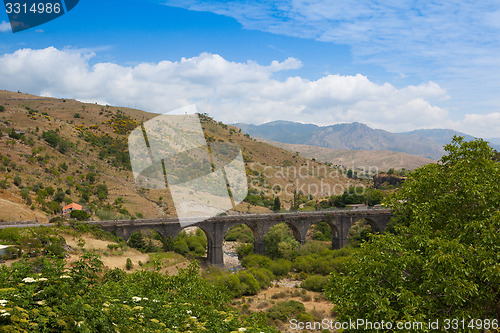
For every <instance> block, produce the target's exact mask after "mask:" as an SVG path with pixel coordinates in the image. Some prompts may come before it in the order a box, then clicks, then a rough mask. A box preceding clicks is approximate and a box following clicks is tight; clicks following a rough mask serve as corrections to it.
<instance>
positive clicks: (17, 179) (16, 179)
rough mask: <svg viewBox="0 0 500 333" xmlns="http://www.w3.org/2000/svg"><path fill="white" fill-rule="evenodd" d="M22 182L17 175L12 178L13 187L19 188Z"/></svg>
mask: <svg viewBox="0 0 500 333" xmlns="http://www.w3.org/2000/svg"><path fill="white" fill-rule="evenodd" d="M22 181H23V180H22V178H21V177H20V176H19V175H17V176H15V177H14V185H16V186H17V187H19V186H21V183H22Z"/></svg>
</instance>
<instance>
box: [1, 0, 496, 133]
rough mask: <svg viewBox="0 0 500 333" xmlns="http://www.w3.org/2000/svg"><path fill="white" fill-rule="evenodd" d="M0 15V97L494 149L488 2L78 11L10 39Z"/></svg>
mask: <svg viewBox="0 0 500 333" xmlns="http://www.w3.org/2000/svg"><path fill="white" fill-rule="evenodd" d="M0 9H1V10H0V12H1V13H0V89H7V90H14V91H18V90H19V91H23V92H29V93H33V94H42V95H45V96H56V97H69V98H76V99H78V100H82V101H88V102H93V101H97V102H99V103H109V104H114V105H121V106H131V107H137V108H141V109H144V110H147V111H152V112H166V111H169V110H172V109H175V108H179V107H183V106H186V105H188V104H192V103H195V104H196V106H197V108H198V110H199V111H200V112H208V113H209V114H210V115H212V116H214V117H215V118H216V119H218V120H222V121H225V122H240V121H241V122H251V123H262V122H266V121H271V120H278V119H286V120H293V121H300V122H305V123H316V124H320V125H327V124H334V123H340V122H352V121H359V122H363V123H366V124H368V125H370V126H372V127H376V128H383V129H386V130H390V131H393V132H398V131H406V130H412V129H417V128H453V129H457V130H461V131H464V132H467V133H471V134H473V135H477V136H484V137H500V133H498V132H499V129H500V94H499V93H498V91H499V90H500V89H499V88H500V76H499V75H498V74H499V73H500V60H499V57H498V54H500V39H499V38H498V36H499V32H500V23H499V22H500V4H499V3H498V2H496V1H482V2H481V3H480V4H478V3H476V2H473V1H458V2H457V1H439V2H434V1H419V2H417V1H385V2H384V3H383V4H382V3H379V2H377V1H370V0H363V1H357V2H356V3H354V2H352V1H327V0H316V1H315V0H307V1H305V0H304V1H299V0H293V1H273V2H268V1H251V2H250V1H210V2H206V1H191V0H187V1H186V0H183V1H175V0H174V1H169V0H166V1H153V0H150V1H132V0H128V1H120V2H119V6H118V5H117V2H111V1H102V2H101V1H93V0H81V1H80V3H79V4H78V5H77V6H76V7H75V8H74V9H73V10H72V11H70V12H69V13H67V14H66V15H64V16H62V17H60V18H58V19H56V20H54V21H51V22H49V23H46V24H44V25H41V26H39V27H35V28H33V29H30V30H27V31H23V32H19V33H15V34H13V33H12V32H11V31H10V28H9V26H8V24H7V21H8V18H7V15H6V14H5V12H4V11H3V5H0Z"/></svg>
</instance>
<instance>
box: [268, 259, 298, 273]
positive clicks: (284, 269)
mask: <svg viewBox="0 0 500 333" xmlns="http://www.w3.org/2000/svg"><path fill="white" fill-rule="evenodd" d="M267 268H268V269H269V270H270V271H271V272H272V273H273V274H274V275H276V276H284V275H287V274H288V272H290V270H291V269H292V262H291V261H290V260H286V259H277V260H273V261H271V262H270V263H269V264H268V265H267Z"/></svg>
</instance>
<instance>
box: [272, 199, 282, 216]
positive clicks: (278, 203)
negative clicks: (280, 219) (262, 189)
mask: <svg viewBox="0 0 500 333" xmlns="http://www.w3.org/2000/svg"><path fill="white" fill-rule="evenodd" d="M273 210H274V211H275V212H279V211H280V210H281V201H280V198H279V197H276V198H274V204H273Z"/></svg>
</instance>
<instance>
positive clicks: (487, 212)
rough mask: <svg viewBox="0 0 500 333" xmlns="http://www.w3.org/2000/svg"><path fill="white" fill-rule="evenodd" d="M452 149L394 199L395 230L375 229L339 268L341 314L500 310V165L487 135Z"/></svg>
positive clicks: (481, 314) (332, 295) (332, 293)
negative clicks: (343, 269)
mask: <svg viewBox="0 0 500 333" xmlns="http://www.w3.org/2000/svg"><path fill="white" fill-rule="evenodd" d="M445 150H446V151H447V153H448V154H447V155H445V156H443V157H442V159H441V160H440V163H439V164H429V165H426V166H423V167H421V168H419V169H417V170H415V171H414V172H413V173H411V174H410V175H409V178H410V181H407V182H405V183H404V184H403V187H402V188H401V189H400V190H399V191H398V192H396V194H395V195H394V196H393V197H392V198H391V199H390V200H389V201H388V204H389V206H390V207H391V208H392V210H393V214H394V215H395V216H396V218H397V220H398V221H399V223H400V224H399V225H398V226H396V234H383V235H375V236H373V238H372V242H368V243H365V244H364V245H363V246H362V247H361V250H360V251H359V252H358V253H356V254H355V255H354V256H353V257H352V259H351V260H350V262H349V263H348V264H347V265H346V267H348V270H347V272H346V273H345V274H343V273H337V272H334V273H332V279H331V284H330V286H329V287H328V288H327V289H328V290H327V296H328V297H329V299H330V300H332V301H333V302H334V303H335V304H336V306H335V308H336V310H337V311H338V313H339V317H338V319H339V320H345V319H347V318H364V319H366V320H378V319H380V318H384V320H387V321H393V322H394V321H396V320H405V321H425V322H427V320H434V319H444V318H464V319H465V320H470V319H472V318H499V317H500V264H499V263H500V232H499V230H500V211H499V206H498V203H499V202H500V164H499V163H497V162H495V161H493V160H492V156H493V151H492V149H491V148H490V147H489V146H488V145H487V143H486V142H484V141H483V140H481V139H478V140H475V141H470V142H464V141H463V138H461V137H454V138H453V141H452V142H451V144H448V145H446V146H445ZM360 305H363V306H360Z"/></svg>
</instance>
